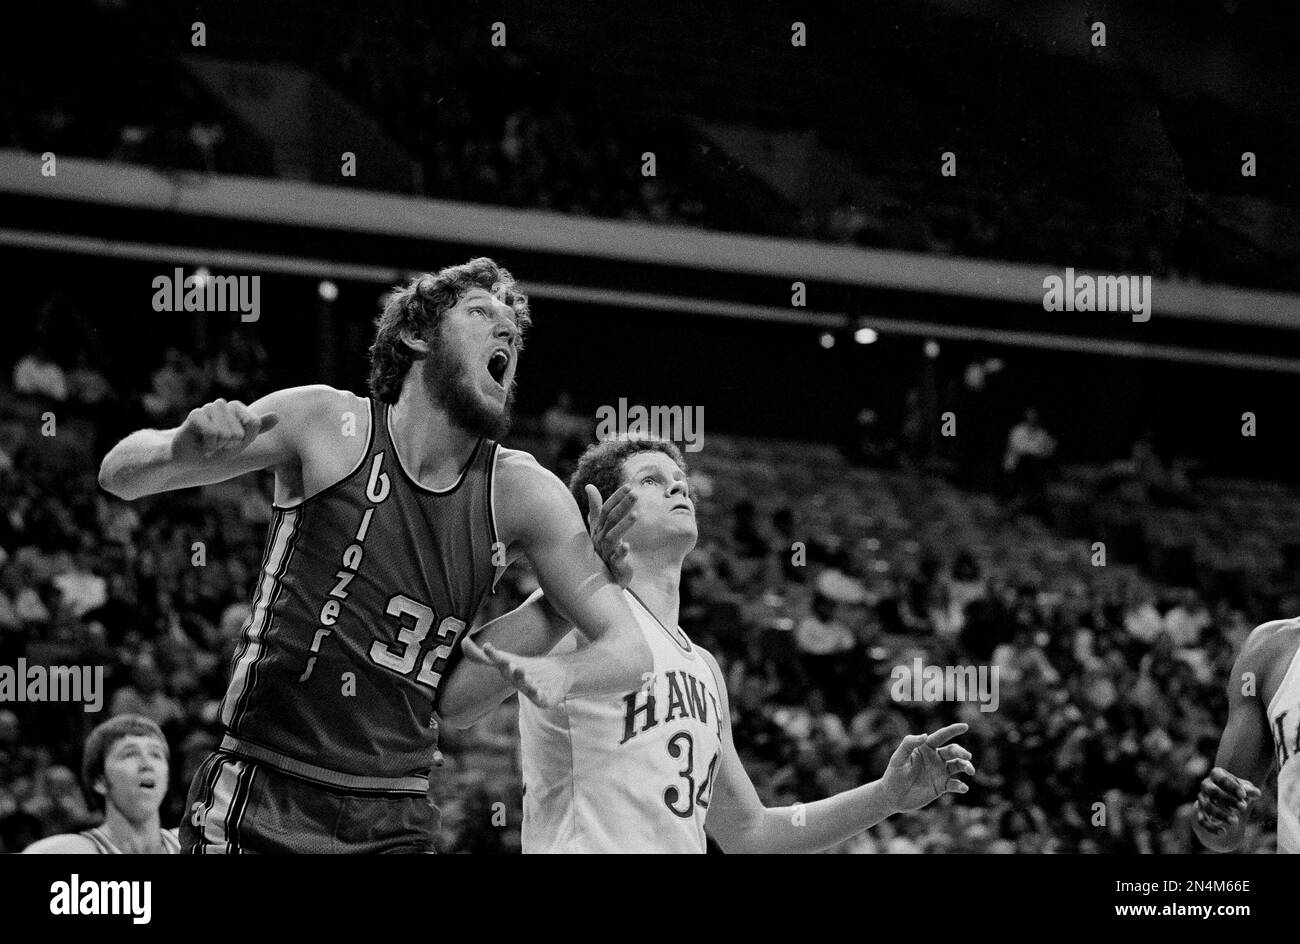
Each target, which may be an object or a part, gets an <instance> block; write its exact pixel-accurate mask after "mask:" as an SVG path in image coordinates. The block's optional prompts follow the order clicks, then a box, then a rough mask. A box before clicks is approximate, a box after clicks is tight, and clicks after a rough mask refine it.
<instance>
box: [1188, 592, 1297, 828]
mask: <svg viewBox="0 0 1300 944" xmlns="http://www.w3.org/2000/svg"><path fill="white" fill-rule="evenodd" d="M1297 755H1300V618H1297V619H1284V620H1273V621H1272V622H1269V623H1264V624H1263V625H1261V626H1257V627H1256V628H1255V629H1254V631H1252V632H1251V634H1250V636H1248V637H1247V639H1246V642H1245V644H1244V645H1243V646H1242V647H1241V653H1240V654H1239V655H1238V656H1237V661H1236V663H1235V664H1234V665H1233V667H1232V677H1231V678H1229V679H1228V723H1227V725H1226V726H1225V727H1224V729H1223V737H1222V739H1220V741H1219V752H1218V754H1216V755H1215V758H1214V769H1213V770H1211V771H1210V775H1209V776H1208V777H1206V778H1205V779H1204V780H1202V781H1201V792H1200V795H1199V796H1197V798H1196V825H1195V830H1196V835H1197V836H1199V837H1200V839H1201V842H1203V843H1205V845H1206V846H1208V847H1209V848H1211V849H1213V850H1214V851H1215V852H1231V851H1232V850H1234V849H1236V848H1238V847H1239V846H1240V845H1241V843H1242V839H1243V838H1244V837H1245V832H1246V823H1247V821H1248V820H1249V818H1250V812H1249V811H1250V806H1251V804H1252V803H1254V802H1255V800H1257V799H1259V796H1260V788H1259V787H1258V786H1256V784H1260V783H1263V782H1264V780H1265V778H1266V777H1267V776H1268V775H1269V772H1270V771H1271V770H1272V767H1273V764H1274V762H1276V764H1277V851H1278V852H1300V759H1297Z"/></svg>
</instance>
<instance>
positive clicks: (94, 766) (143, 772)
mask: <svg viewBox="0 0 1300 944" xmlns="http://www.w3.org/2000/svg"><path fill="white" fill-rule="evenodd" d="M169 756H170V755H169V752H168V750H167V739H166V738H165V737H163V733H162V730H161V729H160V728H159V727H158V725H156V724H154V723H153V722H152V721H150V720H149V719H148V718H142V717H141V716H140V715H118V716H117V717H116V718H112V719H110V720H108V721H105V722H104V723H103V724H101V725H99V726H98V727H97V728H95V730H93V731H91V732H90V736H89V737H88V738H86V746H85V748H84V749H83V750H82V760H81V779H82V783H83V784H85V787H86V794H87V796H89V797H90V802H91V805H93V806H102V807H103V808H104V822H103V823H101V824H100V825H98V826H96V827H94V828H93V829H86V830H83V831H82V832H79V833H65V834H63V835H61V836H48V837H46V838H45V839H41V840H40V841H38V842H34V843H32V844H31V845H30V846H28V847H27V848H26V849H24V850H23V852H30V853H33V854H36V855H41V854H44V855H60V854H75V855H86V854H88V853H89V854H94V853H174V852H180V851H181V847H180V842H179V840H177V838H176V830H174V829H163V828H162V823H161V822H160V821H159V819H158V809H159V807H161V806H162V803H163V799H164V798H165V797H166V796H167V783H168V774H169V768H168V757H169Z"/></svg>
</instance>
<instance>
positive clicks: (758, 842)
mask: <svg viewBox="0 0 1300 944" xmlns="http://www.w3.org/2000/svg"><path fill="white" fill-rule="evenodd" d="M697 651H699V652H701V653H702V654H703V655H704V657H705V659H706V660H707V661H708V663H709V666H710V668H711V669H712V670H713V674H714V678H715V680H716V682H717V686H718V693H719V694H720V695H721V696H722V761H721V763H720V764H719V767H718V775H717V776H718V780H717V785H716V786H715V787H714V790H713V799H712V802H711V804H710V806H709V816H708V819H707V821H706V824H705V829H706V830H707V831H708V833H709V835H711V836H712V837H713V838H714V839H715V840H717V843H718V845H719V846H721V847H722V849H723V851H724V852H755V853H774V852H784V853H792V852H820V851H822V850H823V849H828V848H830V847H831V846H833V845H835V844H836V843H840V842H843V841H844V840H846V839H849V838H851V837H853V836H856V835H857V834H858V833H860V832H862V831H863V830H864V829H869V828H871V827H872V826H874V825H876V824H877V823H879V822H880V821H881V820H883V819H887V818H888V817H890V816H892V815H894V814H895V813H899V812H902V811H904V810H915V809H920V808H921V807H923V806H925V805H926V804H928V803H930V802H931V801H933V800H935V799H938V798H939V797H940V796H942V795H943V794H945V793H965V792H966V791H967V790H968V789H970V788H969V787H968V786H967V785H966V783H964V782H963V781H961V780H959V779H958V777H960V776H961V775H963V774H965V775H968V776H969V775H973V774H974V773H975V768H974V766H972V764H971V762H970V757H971V755H970V752H969V751H967V750H966V749H965V748H963V747H961V746H959V745H957V744H949V743H948V742H949V741H950V740H952V739H953V738H955V737H958V736H960V735H962V734H964V733H965V732H966V730H967V726H966V725H965V724H950V725H948V727H946V728H941V729H940V730H938V731H936V732H935V733H933V734H930V735H925V734H909V735H908V736H907V737H905V738H903V740H902V743H900V744H899V745H898V748H897V749H896V750H895V751H894V755H893V756H892V757H891V758H890V759H889V767H888V768H887V769H886V770H885V774H884V776H882V777H881V778H880V779H879V780H876V781H873V782H871V783H867V784H863V785H862V786H860V787H856V788H854V789H852V790H845V791H843V792H842V793H837V794H835V796H832V797H827V798H826V799H823V800H816V801H814V802H812V803H807V804H803V803H799V804H795V805H794V806H783V807H775V808H771V807H766V806H764V805H763V801H762V800H761V799H760V798H759V796H758V791H757V790H755V789H754V782H753V781H752V780H750V779H749V774H748V773H746V772H745V767H744V765H743V764H742V763H741V762H740V757H739V755H738V754H737V753H736V745H735V742H734V741H733V740H732V737H731V708H730V704H729V700H728V698H727V692H726V687H725V684H724V683H723V680H722V672H721V671H720V670H719V669H718V664H717V662H715V661H714V659H713V656H711V655H709V654H708V653H706V652H704V651H703V650H697Z"/></svg>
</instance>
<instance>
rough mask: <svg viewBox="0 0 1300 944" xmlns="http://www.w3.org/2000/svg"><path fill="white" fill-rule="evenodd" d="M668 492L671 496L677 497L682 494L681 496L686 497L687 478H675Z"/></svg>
mask: <svg viewBox="0 0 1300 944" xmlns="http://www.w3.org/2000/svg"><path fill="white" fill-rule="evenodd" d="M668 494H669V495H670V496H673V497H676V496H677V495H681V496H683V497H685V496H686V480H685V479H673V481H672V484H671V485H669V486H668Z"/></svg>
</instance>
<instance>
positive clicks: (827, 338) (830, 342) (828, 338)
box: [818, 331, 835, 351]
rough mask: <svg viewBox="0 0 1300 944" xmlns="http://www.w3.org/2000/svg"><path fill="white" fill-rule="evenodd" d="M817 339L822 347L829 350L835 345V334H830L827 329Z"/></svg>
mask: <svg viewBox="0 0 1300 944" xmlns="http://www.w3.org/2000/svg"><path fill="white" fill-rule="evenodd" d="M818 341H819V343H820V344H821V346H822V347H824V348H826V350H828V351H829V350H830V349H831V348H833V347H834V346H835V335H833V334H831V333H830V332H829V331H823V332H822V336H821V338H819V339H818Z"/></svg>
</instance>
